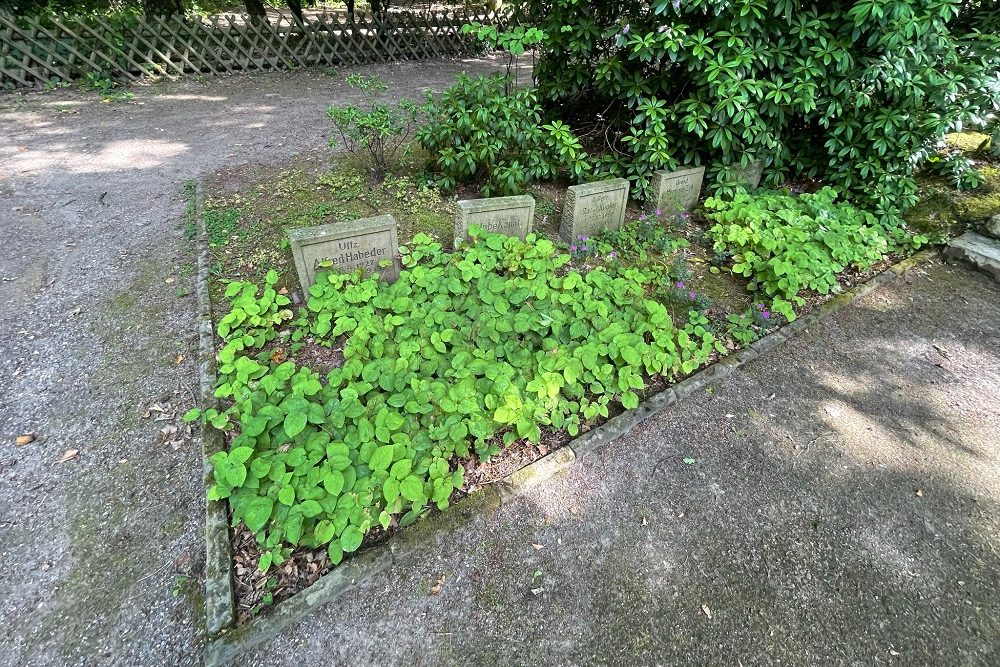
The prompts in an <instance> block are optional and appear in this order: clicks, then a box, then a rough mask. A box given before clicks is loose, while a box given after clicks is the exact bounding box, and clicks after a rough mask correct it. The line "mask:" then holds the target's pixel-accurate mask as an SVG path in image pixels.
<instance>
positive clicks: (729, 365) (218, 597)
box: [195, 195, 938, 667]
mask: <svg viewBox="0 0 1000 667" xmlns="http://www.w3.org/2000/svg"><path fill="white" fill-rule="evenodd" d="M195 201H196V207H197V208H196V215H198V307H199V317H198V322H199V324H198V327H199V339H200V340H199V343H200V346H199V352H200V372H201V378H200V380H201V394H202V401H203V407H209V406H211V405H214V404H215V397H214V388H215V385H216V367H215V349H214V334H213V330H214V327H213V324H212V319H211V302H210V299H209V291H208V270H209V266H210V256H209V253H208V243H207V238H206V236H205V230H204V221H203V220H202V218H201V216H200V210H201V200H200V196H199V195H196V197H195ZM937 254H938V253H937V251H935V250H924V251H922V252H920V253H917V254H915V255H913V256H912V257H910V258H908V259H905V260H903V261H902V262H899V263H898V264H895V265H892V266H890V267H888V268H887V269H886V270H885V271H883V272H882V273H880V274H878V275H876V276H874V277H872V278H871V279H870V280H869V281H867V282H864V283H860V284H858V285H855V286H854V287H852V288H851V289H850V290H848V291H846V292H844V293H842V294H839V295H838V296H836V297H834V298H832V299H830V300H829V301H826V302H825V303H822V304H820V305H819V306H818V307H817V308H816V309H814V310H813V311H812V312H810V313H808V314H807V315H803V316H802V317H799V318H797V319H796V320H795V321H794V322H791V323H789V324H786V325H785V326H783V327H781V328H780V329H778V330H776V331H774V332H772V333H770V334H768V335H767V336H764V337H763V338H761V339H760V340H758V341H756V342H755V343H754V344H753V345H751V346H750V347H747V348H745V349H743V350H740V351H739V352H735V353H733V354H731V355H728V356H726V357H724V358H722V359H720V360H719V361H717V362H716V363H714V364H712V365H711V366H708V367H706V368H704V369H702V370H701V371H699V372H697V373H695V374H694V375H692V376H690V377H688V378H686V379H685V380H683V381H682V382H679V383H677V384H675V385H673V386H672V387H670V388H667V389H665V390H663V391H661V392H658V393H656V394H653V395H652V396H649V397H648V398H647V399H646V400H644V401H643V402H642V403H641V404H639V406H638V407H637V408H635V409H634V410H627V411H625V412H623V413H622V414H620V415H617V416H616V417H614V418H612V419H610V420H609V421H607V422H605V423H604V424H602V425H601V426H598V427H597V428H594V429H592V430H590V431H588V432H587V433H584V434H582V435H580V436H578V437H576V438H574V439H573V440H571V441H570V442H569V443H568V444H567V445H566V446H564V447H561V448H560V449H557V450H556V451H554V452H552V453H550V454H548V455H546V456H544V457H542V458H540V459H538V460H537V461H534V462H533V463H530V464H528V465H527V466H525V467H523V468H521V469H519V470H516V471H515V472H513V473H511V474H509V475H507V476H506V477H504V478H503V479H501V480H500V481H498V482H497V483H496V484H494V485H493V486H488V487H484V488H482V489H479V490H477V491H475V492H473V493H472V494H470V495H468V496H466V497H464V498H462V499H461V500H460V501H458V502H457V503H455V504H454V505H452V506H451V507H450V508H449V509H448V511H447V512H438V513H435V514H432V515H431V517H428V518H425V519H423V520H422V521H421V522H420V523H421V524H425V526H424V527H425V528H426V529H425V530H417V529H416V528H417V527H416V526H411V527H410V528H408V529H407V530H404V531H402V532H401V533H400V534H398V535H395V536H393V537H392V539H390V540H388V541H387V542H385V543H383V544H380V545H377V546H374V547H372V548H371V549H369V550H367V551H364V552H362V553H359V554H357V555H355V556H353V557H352V558H351V559H350V560H348V561H347V562H345V563H344V564H343V565H341V566H339V567H338V568H336V569H334V570H332V571H331V572H329V573H328V574H325V575H323V576H322V577H320V578H319V580H318V581H316V583H314V584H313V585H311V586H309V587H308V588H306V589H304V590H302V591H300V592H299V593H296V594H295V595H293V596H292V597H291V598H289V599H287V600H285V601H284V602H282V603H280V604H278V605H276V606H275V607H274V608H273V609H271V610H269V611H268V612H267V613H266V614H264V615H262V616H259V617H257V618H255V619H253V620H252V621H250V622H248V623H247V624H246V625H244V626H240V627H233V626H234V624H235V602H234V598H233V588H232V575H231V565H232V554H231V552H230V544H229V522H228V513H227V511H226V508H225V505H224V504H223V503H221V502H208V503H207V505H206V559H207V560H206V564H205V570H206V571H205V606H206V617H207V619H206V620H207V624H206V625H207V629H208V635H209V640H208V642H207V644H206V647H205V652H204V664H205V665H206V666H207V667H216V666H218V665H225V664H228V663H229V662H230V661H232V660H233V659H234V658H236V657H237V656H238V655H240V654H241V653H243V652H245V651H247V650H249V649H251V648H253V647H254V646H256V645H258V644H261V643H263V642H265V641H267V640H269V639H271V638H273V637H274V636H276V635H277V634H278V633H279V632H281V630H283V629H284V628H285V627H287V626H288V625H290V624H292V623H294V622H295V621H298V620H300V619H301V618H303V617H304V616H306V615H307V614H308V613H309V612H310V611H312V610H313V609H315V608H316V607H319V606H322V605H324V604H327V603H328V602H331V601H333V600H335V599H337V598H338V597H340V596H341V595H343V594H345V593H347V592H349V591H350V590H352V589H353V588H355V587H356V586H358V585H359V584H361V583H363V582H364V581H366V580H367V579H370V578H371V577H372V576H374V575H376V574H380V573H382V572H385V571H386V570H387V569H388V568H389V567H390V566H391V565H392V564H393V563H396V562H399V561H400V560H401V559H403V558H405V556H406V555H407V554H409V553H412V552H414V551H416V550H418V549H420V548H421V547H423V546H426V544H427V542H428V541H430V540H432V539H434V535H435V534H437V533H438V532H439V531H438V530H437V529H438V528H440V526H439V525H438V524H451V526H452V527H454V526H455V525H459V524H461V523H464V521H465V520H466V519H468V518H471V517H472V516H473V515H475V514H477V513H481V512H484V511H492V510H496V509H498V508H499V507H500V506H501V505H502V504H503V503H505V502H510V501H513V500H516V499H517V497H518V496H520V495H521V494H523V493H525V492H526V491H528V490H530V489H531V488H532V487H534V486H536V485H537V484H539V483H540V482H542V481H545V480H546V479H549V478H551V477H553V476H555V475H557V474H559V473H561V472H564V471H565V470H567V469H568V468H569V467H570V466H572V465H573V464H574V463H575V462H577V461H581V460H584V459H585V458H586V457H587V456H590V455H591V454H593V453H594V452H596V451H598V450H600V449H601V448H603V447H604V446H605V445H607V444H608V443H610V442H612V441H613V440H615V439H617V438H619V437H621V436H623V435H625V434H627V433H628V432H630V431H631V430H632V429H634V428H635V427H637V426H638V425H640V424H641V423H642V422H644V421H646V420H647V419H649V418H650V417H653V416H655V415H657V414H659V413H661V412H663V411H664V410H666V409H667V408H669V407H670V406H672V405H674V404H675V403H678V402H679V401H681V400H683V399H684V398H686V397H688V396H690V395H692V394H693V393H694V392H696V391H698V390H699V389H704V388H705V387H708V386H710V385H713V384H717V383H718V382H721V381H722V380H724V379H725V378H727V377H728V376H729V375H731V374H732V373H733V372H734V371H736V369H738V368H740V367H741V366H743V365H744V364H746V363H747V362H750V361H752V360H754V359H757V358H758V357H761V356H763V355H765V354H767V353H769V352H771V351H773V350H774V349H776V348H778V347H780V346H781V345H783V344H784V343H786V342H787V341H788V340H790V339H791V338H792V337H793V336H794V335H795V334H798V333H800V332H804V331H807V330H808V329H809V327H811V326H813V325H815V324H816V323H818V322H819V321H820V320H822V319H824V318H826V317H828V316H830V315H832V314H834V313H836V312H837V311H839V310H841V309H842V308H844V307H845V306H847V305H849V304H851V303H853V302H855V301H857V300H858V299H860V298H862V297H864V296H866V295H868V294H870V293H871V292H872V291H874V290H875V289H877V288H878V287H880V286H882V285H885V284H888V283H890V282H892V281H894V280H895V279H896V278H898V277H900V276H902V275H905V274H906V273H907V272H908V271H910V270H911V269H913V268H914V267H916V266H918V265H920V264H922V263H924V262H926V261H928V260H929V259H931V258H933V257H935V256H936V255H937ZM206 316H207V317H206ZM202 443H203V444H202V447H203V450H204V453H205V484H206V486H205V491H206V494H207V492H208V488H209V487H210V486H211V484H212V479H211V465H210V464H209V463H208V457H209V456H211V454H212V453H214V452H215V451H219V449H221V448H222V447H224V446H225V442H224V439H223V437H222V433H221V432H220V431H218V430H216V429H214V428H212V427H211V426H205V427H204V430H203V431H202Z"/></svg>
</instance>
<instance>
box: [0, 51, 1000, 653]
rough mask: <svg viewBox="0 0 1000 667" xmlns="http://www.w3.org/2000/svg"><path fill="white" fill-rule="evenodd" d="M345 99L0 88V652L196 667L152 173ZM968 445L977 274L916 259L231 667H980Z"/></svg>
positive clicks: (983, 604) (180, 317) (993, 528)
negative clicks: (885, 283)
mask: <svg viewBox="0 0 1000 667" xmlns="http://www.w3.org/2000/svg"><path fill="white" fill-rule="evenodd" d="M466 66H468V67H480V68H481V67H482V65H481V64H480V65H475V64H472V65H463V64H460V63H452V64H447V65H442V64H440V63H438V64H435V65H433V66H430V65H404V66H393V67H388V68H386V69H385V70H384V73H385V74H386V75H387V78H389V79H390V81H391V83H393V84H394V85H395V88H396V89H398V90H400V91H401V92H403V93H405V94H408V95H413V94H415V90H416V89H417V88H419V87H421V86H424V85H435V86H440V85H442V84H443V83H446V82H447V81H448V80H449V79H450V77H451V75H453V74H454V72H455V71H458V70H459V69H461V68H462V67H466ZM344 94H345V93H344V91H343V90H342V89H341V88H339V87H338V86H337V85H336V84H335V83H334V81H333V80H332V79H330V78H328V77H324V76H323V75H320V74H317V73H308V72H300V73H296V74H293V75H268V76H259V77H252V78H251V77H234V78H231V79H222V80H218V81H213V82H212V84H211V85H208V86H205V85H202V84H196V83H193V82H186V83H180V84H171V85H166V86H157V87H154V88H152V89H149V90H140V91H139V93H138V95H137V101H139V102H141V103H142V105H141V106H139V105H126V106H116V105H111V106H108V105H101V104H99V103H96V102H94V101H93V98H89V97H71V98H70V101H71V102H74V103H79V106H77V107H74V109H75V111H76V113H66V112H62V111H59V110H58V108H57V107H56V106H55V102H56V101H57V99H59V100H61V99H63V98H55V97H51V96H31V97H29V98H28V99H27V100H25V101H24V102H23V103H22V104H17V103H16V98H14V97H11V96H8V97H3V98H0V125H2V126H3V127H4V130H5V131H4V132H3V133H0V230H2V232H0V233H2V240H3V243H2V244H0V279H2V282H0V304H2V308H3V310H2V312H0V315H2V317H0V337H2V340H4V342H5V344H6V345H5V348H6V349H5V355H4V357H3V359H2V361H0V377H2V378H3V383H2V385H0V437H2V441H3V443H4V444H3V447H2V448H0V617H2V618H4V620H5V624H6V627H5V634H6V636H5V641H4V642H3V644H2V648H0V664H2V665H106V664H115V665H138V664H142V665H153V664H156V665H175V664H179V665H185V664H196V663H197V662H198V660H199V654H200V639H199V624H200V622H201V621H200V620H199V617H198V609H199V607H198V605H199V604H200V599H199V598H198V597H197V595H192V594H190V593H188V592H186V591H189V590H194V591H197V587H196V586H193V587H181V592H180V594H179V595H178V596H176V597H174V595H173V591H174V589H175V586H176V582H175V572H185V571H191V572H192V573H193V574H194V575H195V576H197V575H198V572H199V568H200V561H201V559H202V548H203V546H202V534H201V531H202V528H203V523H202V513H201V507H202V499H201V493H202V488H201V486H200V461H199V457H198V451H197V448H196V446H195V444H194V443H193V442H192V441H191V440H190V439H189V438H186V437H184V434H183V430H182V431H181V432H179V433H178V434H169V435H168V437H167V442H163V441H161V436H160V430H161V428H163V427H164V426H170V425H172V424H174V423H175V420H165V421H161V422H156V421H154V418H155V417H156V416H157V415H159V414H161V413H159V412H157V411H156V410H155V409H152V408H153V407H154V406H157V405H158V406H159V407H165V406H167V404H169V407H167V408H166V409H167V412H166V413H165V414H170V413H171V412H172V410H173V408H174V406H176V405H182V406H183V407H187V405H188V403H189V400H190V399H189V390H190V389H193V388H194V387H195V384H196V383H195V377H194V366H193V364H192V363H191V361H190V360H191V359H192V358H193V356H194V353H193V351H194V347H195V339H194V335H193V334H194V331H193V323H192V319H191V317H190V313H191V312H193V310H194V305H193V303H192V299H193V297H192V296H190V295H184V294H185V293H186V292H193V280H194V278H193V275H192V272H191V268H192V265H191V260H192V256H193V255H192V252H191V248H190V247H189V246H188V244H187V242H186V241H184V239H183V223H182V218H183V205H182V200H181V198H180V195H179V190H180V187H181V184H182V182H183V181H184V180H185V179H188V178H197V177H200V176H205V175H207V174H209V173H211V172H213V171H215V170H217V169H219V168H221V167H223V166H227V165H229V164H232V163H236V162H246V161H250V162H254V163H259V164H266V163H268V162H272V161H277V160H280V159H282V158H287V157H289V156H291V155H294V154H297V153H300V152H303V151H306V150H313V149H319V148H322V146H323V145H325V133H326V128H325V121H324V119H323V111H324V108H325V106H326V104H328V103H329V102H330V101H331V100H332V99H333V98H334V96H337V97H341V96H343V95H344ZM8 128H10V129H9V130H8ZM105 193H107V194H105ZM168 280H170V282H168ZM178 355H180V356H183V357H184V359H183V360H181V361H180V363H177V358H178ZM147 413H149V414H150V417H148V418H144V417H143V415H145V414H147ZM29 431H33V432H35V433H37V434H38V439H37V440H36V441H35V442H33V443H31V444H28V445H25V446H21V447H17V446H14V445H13V444H12V443H13V439H14V437H15V436H17V435H19V434H22V433H25V432H29ZM998 434H1000V288H998V286H997V285H996V284H994V283H991V282H989V281H988V280H987V279H985V278H984V277H983V276H981V275H979V274H976V273H974V272H972V271H970V270H967V269H964V268H961V267H950V266H947V265H941V264H938V263H933V264H931V265H929V266H927V267H926V268H925V269H923V270H921V271H918V272H916V273H913V274H911V275H910V276H909V277H908V278H907V279H906V280H901V281H898V282H896V283H894V284H893V285H891V286H889V287H886V288H882V289H879V290H877V291H875V292H874V293H872V294H871V295H869V296H868V297H866V298H865V299H863V300H862V301H860V302H858V303H857V304H855V305H853V306H851V307H848V308H846V309H844V310H842V311H841V312H839V313H838V314H837V315H835V316H834V317H833V318H832V319H831V320H828V321H825V322H824V323H823V324H822V326H820V327H817V328H816V329H815V330H814V331H811V332H809V333H808V334H805V335H803V336H801V337H799V338H797V339H796V340H794V341H793V342H791V343H789V344H787V345H785V346H784V347H782V348H780V349H779V350H777V351H775V352H773V353H771V354H770V355H769V356H766V357H764V358H762V359H759V360H757V361H755V362H752V363H751V364H749V365H748V366H746V367H745V368H744V369H743V370H741V371H740V372H738V373H737V374H735V375H734V376H733V377H731V378H729V379H728V380H727V381H726V383H725V384H724V385H722V386H720V387H718V388H716V389H715V390H714V391H712V392H705V393H701V394H699V395H697V396H693V397H691V398H689V399H687V400H686V401H685V402H683V403H682V404H680V405H678V406H675V407H674V408H672V409H671V410H670V411H668V412H666V413H665V414H663V415H661V416H660V417H658V418H655V419H654V420H652V421H650V422H648V423H647V424H646V425H645V426H644V428H643V429H642V430H641V431H640V432H638V433H635V434H633V435H632V436H629V437H625V438H622V439H620V440H618V441H616V442H615V443H613V444H612V445H610V446H609V447H607V448H606V449H605V450H602V451H601V452H600V453H598V454H596V455H594V456H593V457H591V458H588V459H587V461H585V462H584V463H583V464H581V465H579V466H576V467H574V468H573V469H572V470H571V471H570V472H569V473H568V474H566V475H565V476H562V477H559V478H556V479H553V480H550V481H549V482H548V483H546V484H545V485H544V486H542V487H540V488H538V489H537V490H535V491H534V492H532V493H530V494H528V495H527V496H525V497H524V498H522V499H521V500H519V501H518V502H516V503H513V504H510V505H507V506H504V507H503V508H501V509H499V510H496V511H493V512H490V513H486V514H483V515H480V516H478V517H476V518H474V519H473V520H472V521H470V522H468V523H465V524H462V525H458V526H455V527H454V528H452V529H451V530H443V531H441V532H440V533H439V534H438V538H437V540H436V548H435V549H433V550H429V551H427V552H426V553H421V554H417V555H414V556H411V557H410V560H408V561H407V562H405V563H403V564H402V565H400V566H398V567H396V568H395V569H394V570H392V571H391V572H389V573H388V574H387V575H386V576H385V577H384V578H382V579H379V580H377V581H373V582H370V583H368V584H366V585H364V586H362V587H360V588H359V589H357V590H356V591H355V592H353V593H352V594H350V595H349V596H348V597H347V598H346V599H343V600H342V601H341V602H340V603H338V604H337V605H335V606H327V607H325V608H323V609H321V610H317V611H316V612H315V613H313V614H312V615H310V616H309V617H307V619H305V620H304V621H302V622H300V623H299V624H297V625H295V626H292V627H290V628H288V629H287V630H286V631H285V632H284V633H283V634H282V635H281V636H280V637H278V638H277V639H275V640H273V641H271V642H270V643H269V644H267V645H265V646H263V647H261V648H260V649H259V650H258V651H256V652H254V653H252V654H250V655H247V656H244V657H243V658H241V659H240V661H239V664H242V665H247V666H250V665H261V666H263V665H268V666H270V665H290V666H291V665H295V666H298V665H302V664H322V665H329V664H350V665H374V664H382V665H416V664H419V665H492V664H497V665H501V664H503V665H538V664H552V665H564V664H570V665H654V664H704V665H718V664H732V665H740V664H742V665H756V664H779V663H780V664H823V665H826V664H851V665H853V664H857V665H871V664H899V665H941V664H947V665H995V664H998V663H1000V597H998V596H997V595H996V590H997V587H998V585H1000V435H998ZM171 439H172V440H175V441H177V440H179V441H180V442H179V444H178V443H177V442H175V443H174V444H171V443H170V442H169V441H170V440H171ZM175 446H176V447H177V448H176V449H175ZM69 449H78V450H79V453H78V454H77V455H76V457H75V458H73V459H71V460H69V461H67V462H65V463H56V461H58V460H59V458H60V457H61V456H62V455H63V453H64V452H65V451H66V450H69ZM684 458H694V459H695V463H694V464H691V465H687V464H685V463H684V462H683V459H684ZM535 572H540V574H539V575H537V576H535V575H534V573H535ZM442 576H443V577H444V580H443V584H442V586H441V588H440V592H439V593H438V594H437V595H433V594H431V589H432V587H433V586H434V585H435V584H436V583H437V582H439V581H440V580H441V577H442ZM532 588H535V589H536V590H537V589H539V588H541V589H543V590H542V591H540V592H537V594H535V593H533V592H532V590H531V589H532Z"/></svg>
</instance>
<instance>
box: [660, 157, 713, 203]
mask: <svg viewBox="0 0 1000 667" xmlns="http://www.w3.org/2000/svg"><path fill="white" fill-rule="evenodd" d="M704 178H705V167H690V168H688V169H678V170H676V171H657V172H653V193H654V196H655V197H656V208H657V209H658V210H661V211H663V212H665V213H679V212H680V211H690V210H691V209H692V208H694V205H695V204H697V203H698V195H699V194H701V182H702V181H703V180H704Z"/></svg>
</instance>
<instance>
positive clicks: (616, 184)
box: [559, 178, 629, 243]
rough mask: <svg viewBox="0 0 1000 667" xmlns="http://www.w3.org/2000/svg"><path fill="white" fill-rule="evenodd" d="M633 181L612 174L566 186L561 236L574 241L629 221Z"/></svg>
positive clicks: (570, 241)
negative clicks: (626, 209)
mask: <svg viewBox="0 0 1000 667" xmlns="http://www.w3.org/2000/svg"><path fill="white" fill-rule="evenodd" d="M628 189H629V182H628V181H627V180H625V179H624V178H612V179H609V180H606V181H597V182H595V183H584V184H583V185H573V186H570V187H569V188H567V189H566V201H565V202H564V203H563V214H562V223H561V224H560V226H559V237H560V238H561V239H562V240H563V241H565V242H566V243H574V242H576V240H577V239H578V238H579V237H581V236H595V235H597V234H599V233H601V232H603V231H604V230H606V229H618V228H619V227H621V226H622V223H623V222H625V206H626V205H627V204H628Z"/></svg>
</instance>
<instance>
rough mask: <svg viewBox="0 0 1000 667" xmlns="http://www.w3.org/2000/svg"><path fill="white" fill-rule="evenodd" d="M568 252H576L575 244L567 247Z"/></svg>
mask: <svg viewBox="0 0 1000 667" xmlns="http://www.w3.org/2000/svg"><path fill="white" fill-rule="evenodd" d="M569 251H570V252H576V244H575V243H574V244H573V245H571V246H570V247H569Z"/></svg>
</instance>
